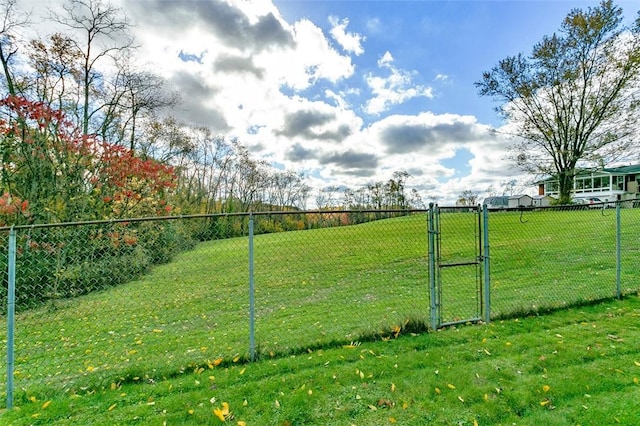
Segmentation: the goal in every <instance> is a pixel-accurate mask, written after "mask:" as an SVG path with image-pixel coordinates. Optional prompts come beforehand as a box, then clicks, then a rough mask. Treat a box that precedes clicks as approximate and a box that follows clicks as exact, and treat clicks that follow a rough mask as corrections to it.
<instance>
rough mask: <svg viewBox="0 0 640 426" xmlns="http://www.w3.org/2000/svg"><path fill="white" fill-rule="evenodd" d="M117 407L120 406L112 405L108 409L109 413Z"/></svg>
mask: <svg viewBox="0 0 640 426" xmlns="http://www.w3.org/2000/svg"><path fill="white" fill-rule="evenodd" d="M116 405H118V404H112V405H110V406H109V408H107V411H111V410H113V409H114V408H116Z"/></svg>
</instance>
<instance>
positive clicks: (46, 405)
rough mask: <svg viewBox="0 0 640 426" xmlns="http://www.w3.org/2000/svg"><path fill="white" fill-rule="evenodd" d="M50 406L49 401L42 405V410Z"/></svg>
mask: <svg viewBox="0 0 640 426" xmlns="http://www.w3.org/2000/svg"><path fill="white" fill-rule="evenodd" d="M50 405H51V401H50V400H49V401H47V402H45V403H44V404H42V409H43V410H45V409H46V408H47V407H48V406H50Z"/></svg>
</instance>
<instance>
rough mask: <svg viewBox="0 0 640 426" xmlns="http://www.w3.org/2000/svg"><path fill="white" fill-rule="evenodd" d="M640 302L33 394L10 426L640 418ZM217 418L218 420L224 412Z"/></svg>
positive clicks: (627, 421) (7, 417) (8, 418)
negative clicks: (156, 377)
mask: <svg viewBox="0 0 640 426" xmlns="http://www.w3.org/2000/svg"><path fill="white" fill-rule="evenodd" d="M639 318H640V299H638V297H636V296H630V297H628V298H627V299H625V300H624V301H621V302H620V301H612V302H606V303H602V304H598V305H594V306H589V307H583V308H571V309H567V310H562V311H558V312H556V313H554V314H549V315H544V316H537V317H525V318H520V319H512V320H503V321H496V322H493V323H491V324H489V325H476V326H463V327H460V328H448V329H443V330H441V331H438V332H435V333H423V334H418V335H412V334H405V335H400V336H399V337H398V338H397V339H392V340H388V341H377V342H365V343H362V344H354V345H345V346H343V347H336V348H330V349H324V350H313V351H308V352H305V353H301V354H297V355H292V356H286V357H277V358H273V359H265V360H261V361H258V362H256V363H251V364H246V363H244V362H240V361H238V362H237V363H233V362H232V363H230V364H226V365H218V366H213V365H212V366H211V367H205V368H203V369H195V368H194V369H189V370H185V371H184V372H182V373H181V374H179V375H175V376H173V377H169V378H160V379H156V380H149V379H145V380H143V379H140V380H138V381H128V382H119V381H114V382H113V383H110V384H109V383H107V384H105V385H104V386H100V387H90V388H75V389H73V390H70V391H67V392H24V393H22V396H21V400H20V404H19V407H18V408H16V409H14V410H12V411H10V412H5V413H4V414H2V418H1V419H2V421H4V422H5V424H16V425H20V424H25V425H27V424H52V423H57V424H96V425H102V424H104V425H107V424H109V425H113V424H158V425H160V424H194V425H196V424H210V425H218V424H224V423H223V422H222V421H221V420H220V419H219V418H218V415H221V416H223V418H225V417H224V414H225V411H223V407H224V405H223V404H225V403H226V404H228V414H227V416H226V420H225V423H226V424H233V425H236V424H239V425H242V424H246V425H287V424H290V425H299V424H323V425H324V424H336V425H349V424H357V425H385V424H390V425H392V424H401V425H424V424H443V425H449V424H451V425H474V424H479V425H498V424H503V425H511V424H519V425H540V424H545V425H576V424H582V425H599V424H623V425H635V424H637V401H638V398H639V397H640V383H639V378H640V322H639V321H638V320H639ZM216 410H219V411H217V413H218V414H216Z"/></svg>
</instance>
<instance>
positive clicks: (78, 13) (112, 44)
mask: <svg viewBox="0 0 640 426" xmlns="http://www.w3.org/2000/svg"><path fill="white" fill-rule="evenodd" d="M63 9H64V12H65V13H64V14H54V15H53V19H54V20H55V21H57V22H59V23H61V24H63V25H65V26H66V27H68V28H69V29H71V30H72V31H74V32H75V34H74V36H71V37H70V39H71V40H72V41H73V44H74V45H75V47H76V49H77V50H78V51H79V52H81V65H82V66H81V75H80V81H81V88H82V102H81V106H82V120H81V127H82V132H83V133H84V134H88V133H89V123H90V121H91V118H92V117H93V116H94V115H95V114H97V113H98V112H100V111H101V110H102V109H103V108H104V106H105V104H102V105H95V106H92V105H91V99H92V94H93V92H94V91H95V90H97V86H98V84H97V83H98V81H99V80H100V79H102V78H103V74H102V73H101V71H100V69H99V64H100V62H102V61H103V60H105V59H107V58H109V57H111V58H113V57H114V56H117V55H118V54H121V53H122V52H123V51H126V50H128V49H130V48H131V47H132V46H133V39H132V38H131V37H130V36H129V35H128V31H129V28H130V23H129V21H128V20H127V18H126V16H125V15H124V14H123V13H122V11H121V10H120V9H118V8H116V7H115V6H113V5H111V4H110V3H106V4H105V3H103V2H102V1H101V0H67V2H66V3H65V4H64V5H63ZM76 34H77V36H78V37H83V38H84V40H83V41H78V39H77V38H76V37H75V35H76ZM99 127H100V126H98V128H99Z"/></svg>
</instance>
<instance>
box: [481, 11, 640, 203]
mask: <svg viewBox="0 0 640 426" xmlns="http://www.w3.org/2000/svg"><path fill="white" fill-rule="evenodd" d="M639 77H640V18H638V19H637V20H636V21H635V24H634V25H633V26H632V27H630V28H627V27H625V26H623V24H622V9H620V8H619V7H617V6H614V5H613V3H612V1H611V0H607V1H603V2H601V3H600V5H599V6H598V7H594V8H591V7H590V8H588V9H587V10H586V11H584V10H581V9H573V10H572V11H571V12H570V13H569V14H568V15H567V17H566V18H565V19H564V21H563V22H562V24H561V27H560V31H559V33H557V34H553V35H552V36H545V37H543V39H542V40H541V41H540V42H539V43H538V44H536V45H535V46H534V47H533V52H532V54H531V56H529V57H525V56H524V55H523V54H519V55H517V56H512V57H507V58H506V59H503V60H501V61H500V62H498V65H496V66H495V67H494V68H493V69H492V70H491V71H488V72H484V73H483V76H482V80H480V81H478V82H476V87H477V88H478V89H479V94H480V95H481V96H491V97H493V98H495V99H496V100H498V101H500V102H501V103H502V104H501V105H500V106H499V107H498V108H497V111H498V112H499V113H500V114H501V115H502V116H503V117H505V118H506V119H508V120H509V122H510V124H511V126H513V128H514V129H515V130H514V131H513V133H514V134H515V135H517V136H519V137H520V138H521V142H520V143H518V144H517V145H516V146H515V147H514V149H513V151H512V152H511V154H510V155H511V158H512V159H513V160H515V161H516V162H517V163H518V164H519V165H520V166H521V167H522V168H523V169H524V170H526V171H529V172H532V173H536V174H539V175H554V176H557V178H558V183H559V190H560V201H561V202H568V201H569V199H570V197H571V189H572V186H573V178H574V176H575V174H576V168H577V167H578V166H579V165H580V164H581V163H585V164H586V165H589V164H595V165H597V164H602V163H607V162H610V161H613V160H615V159H617V158H620V156H621V155H625V154H629V153H633V152H634V151H632V150H631V146H632V145H634V144H635V143H637V137H634V136H637V130H636V129H637V124H638V114H637V110H638V106H640V102H638V101H639V99H638V90H637V89H638V88H639V80H640V78H639Z"/></svg>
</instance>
